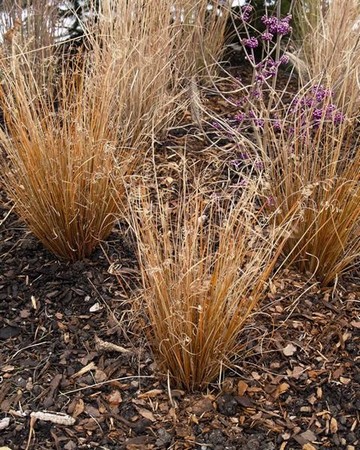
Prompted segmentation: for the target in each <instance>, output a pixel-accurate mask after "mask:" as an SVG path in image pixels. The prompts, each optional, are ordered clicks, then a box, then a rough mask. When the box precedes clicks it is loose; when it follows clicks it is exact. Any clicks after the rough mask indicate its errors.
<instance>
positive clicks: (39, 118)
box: [0, 0, 176, 260]
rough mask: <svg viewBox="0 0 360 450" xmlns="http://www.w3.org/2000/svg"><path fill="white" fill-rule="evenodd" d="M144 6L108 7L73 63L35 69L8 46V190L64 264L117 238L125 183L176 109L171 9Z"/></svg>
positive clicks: (4, 97)
mask: <svg viewBox="0 0 360 450" xmlns="http://www.w3.org/2000/svg"><path fill="white" fill-rule="evenodd" d="M140 3H141V5H140ZM142 4H143V2H117V1H113V0H108V1H104V2H102V3H101V11H100V14H99V16H98V18H97V21H96V22H95V23H93V24H92V25H91V24H90V23H89V22H88V24H87V28H86V39H85V44H84V47H85V48H86V50H85V51H84V52H83V53H81V54H79V55H78V57H76V58H75V59H73V60H72V61H70V62H67V61H66V59H65V60H64V61H63V62H59V61H58V60H57V59H56V58H54V56H53V55H51V56H50V57H49V58H48V57H47V56H46V58H45V57H44V59H43V60H42V64H41V65H40V66H38V65H34V64H32V62H33V58H32V55H33V52H31V53H30V54H28V53H27V47H26V44H24V43H23V42H22V41H17V39H16V35H15V36H14V38H13V39H12V41H11V42H10V43H8V44H6V43H5V44H4V48H3V58H2V60H1V76H2V79H1V87H0V102H1V107H2V109H3V111H4V118H5V122H6V127H5V128H3V129H1V130H0V142H1V146H2V150H3V156H4V158H3V167H2V175H1V176H2V178H3V184H4V186H5V188H6V191H7V193H8V195H9V197H10V198H11V199H12V200H13V201H14V204H15V208H16V211H17V212H18V214H19V215H20V216H21V217H22V218H23V219H24V221H25V222H26V223H27V224H28V226H29V228H30V230H31V231H32V232H33V233H34V234H35V236H37V237H38V238H39V240H40V241H41V242H42V243H43V244H44V245H45V246H46V247H47V248H48V249H49V250H50V251H52V252H53V253H55V254H56V255H58V256H60V257H62V258H65V259H69V260H77V259H81V258H84V257H87V256H89V255H90V253H91V252H92V250H93V249H94V247H95V246H96V245H97V244H98V242H99V241H100V240H102V239H105V238H106V237H107V236H108V235H109V233H110V232H111V229H112V227H113V224H114V221H115V220H116V218H117V217H118V216H119V214H120V215H121V214H123V213H124V211H122V210H121V209H120V211H119V204H121V203H122V201H121V200H122V199H123V197H124V195H125V189H124V183H125V179H126V177H127V175H129V174H130V173H132V172H133V171H134V170H135V168H136V167H138V166H139V162H140V159H141V157H142V156H143V155H144V152H145V151H146V150H147V146H148V145H149V143H150V142H151V139H152V136H153V135H154V134H157V133H159V132H160V131H161V130H162V129H163V128H165V127H166V126H167V124H168V123H169V121H170V120H171V118H172V116H173V114H174V112H175V111H176V108H175V104H174V100H175V96H174V95H173V94H172V92H171V90H170V89H169V81H170V80H171V76H172V70H171V62H172V59H171V58H172V57H173V56H174V55H173V41H172V40H171V36H172V32H171V30H170V28H169V27H168V26H167V24H169V21H170V18H169V10H168V5H167V2H166V1H164V2H162V3H160V2H155V1H149V2H147V3H146V6H143V5H142ZM155 4H156V5H155ZM140 6H141V7H140ZM155 6H156V7H155ZM166 20H168V22H166ZM159 24H162V26H161V27H160V26H159ZM169 26H170V25H169ZM39 67H41V69H42V71H43V72H42V74H41V76H39V73H38V71H39ZM44 80H45V81H46V82H45V81H44ZM174 84H175V83H174Z"/></svg>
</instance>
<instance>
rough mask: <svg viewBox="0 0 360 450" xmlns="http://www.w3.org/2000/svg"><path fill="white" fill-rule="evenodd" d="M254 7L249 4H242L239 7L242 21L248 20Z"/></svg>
mask: <svg viewBox="0 0 360 450" xmlns="http://www.w3.org/2000/svg"><path fill="white" fill-rule="evenodd" d="M253 9H254V8H253V7H252V6H251V5H244V6H243V7H242V8H241V17H242V20H243V21H244V22H248V21H249V20H250V16H251V12H252V10H253Z"/></svg>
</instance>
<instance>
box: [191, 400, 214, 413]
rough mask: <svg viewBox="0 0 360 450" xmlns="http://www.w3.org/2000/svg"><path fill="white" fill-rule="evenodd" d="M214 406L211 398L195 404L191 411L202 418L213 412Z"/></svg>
mask: <svg viewBox="0 0 360 450" xmlns="http://www.w3.org/2000/svg"><path fill="white" fill-rule="evenodd" d="M213 409H214V405H213V403H212V401H211V400H210V399H209V398H206V397H205V398H202V399H201V400H199V401H197V402H196V403H194V405H193V406H192V407H191V410H192V412H193V413H194V414H196V415H197V416H201V415H202V414H204V413H206V412H209V411H213Z"/></svg>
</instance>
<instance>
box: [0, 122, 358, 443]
mask: <svg viewBox="0 0 360 450" xmlns="http://www.w3.org/2000/svg"><path fill="white" fill-rule="evenodd" d="M194 134H195V135H196V129H194V130H193V129H191V130H187V131H186V130H185V131H184V130H182V131H181V130H178V131H173V132H172V136H170V138H169V139H170V141H169V142H166V143H163V146H162V153H161V154H160V153H159V155H161V156H159V158H160V159H161V160H162V161H163V165H161V164H160V163H159V167H160V175H159V176H160V185H161V186H163V187H164V189H166V188H169V189H171V188H172V187H173V185H174V183H175V184H176V178H177V175H176V174H177V173H178V172H179V169H178V165H179V161H180V159H181V156H179V153H181V151H182V150H183V149H184V148H185V147H186V148H191V149H192V150H193V153H192V154H191V152H190V153H189V154H188V157H189V158H195V159H196V158H198V159H199V160H200V161H201V160H202V161H203V164H209V153H206V154H204V155H202V153H201V148H204V142H202V141H201V138H200V137H196V136H194ZM228 144H229V142H227V141H226V140H225V141H223V142H217V144H216V145H217V146H220V147H223V148H224V153H223V155H224V161H225V160H226V158H227V157H226V148H227V145H228ZM206 145H207V146H208V145H209V143H208V142H207V143H206ZM230 147H231V146H230ZM181 149H182V150H181ZM214 149H216V146H215V145H214ZM180 150H181V151H180ZM218 150H219V151H222V150H221V148H220V149H218ZM176 155H177V156H176ZM194 155H195V156H194ZM176 158H178V159H176ZM210 159H211V158H210ZM229 161H231V155H230V156H229ZM210 167H212V170H213V174H214V179H218V180H221V179H227V178H228V177H229V174H230V177H234V183H236V182H237V179H236V173H235V172H234V171H233V169H232V168H231V164H230V163H229V164H228V165H227V164H225V165H222V166H218V165H217V164H216V159H214V162H213V163H211V164H210ZM224 167H225V169H224ZM180 172H181V171H180ZM0 205H1V206H0V344H1V348H0V447H1V446H5V447H9V448H10V449H12V450H17V449H19V450H20V449H28V448H29V449H36V450H41V449H64V450H75V449H86V448H88V449H109V450H110V449H124V450H135V449H139V450H141V449H144V450H145V449H178V450H180V449H198V450H207V449H216V450H223V449H227V450H238V449H247V450H257V449H259V450H277V449H280V450H285V449H286V450H290V449H293V450H296V449H304V450H313V449H319V450H320V449H342V448H343V449H347V450H355V449H356V448H359V446H360V431H359V430H360V427H359V422H360V417H359V411H360V371H359V364H360V357H359V342H360V273H359V272H358V271H356V270H354V271H353V272H351V273H349V274H348V275H347V276H345V277H343V278H342V279H340V280H339V282H338V283H337V285H336V286H335V287H333V288H331V289H328V290H321V289H320V287H319V285H318V284H317V283H316V282H315V281H314V280H310V281H309V277H306V276H302V275H299V274H298V273H297V272H296V271H293V270H282V271H281V272H279V273H278V274H277V275H276V276H275V277H274V279H273V281H272V282H271V284H270V286H269V290H268V293H267V295H266V297H265V298H264V300H263V302H262V304H261V305H260V309H259V311H257V312H256V313H255V314H254V315H253V317H252V318H251V320H250V321H249V323H248V327H247V329H246V330H244V334H243V337H242V339H243V352H242V354H241V355H239V358H238V360H237V361H236V367H235V369H234V370H231V371H230V370H226V368H224V374H223V376H222V380H221V381H222V383H221V384H220V383H219V384H217V383H214V385H211V386H209V388H208V390H207V391H206V392H203V393H192V394H189V393H185V392H184V391H182V390H179V389H174V388H172V387H171V386H170V385H169V384H168V381H167V379H166V377H165V376H163V375H162V374H161V373H159V371H158V370H157V368H156V365H155V363H154V361H153V359H152V355H151V352H150V350H149V348H148V346H147V344H146V341H145V338H144V334H143V330H142V329H141V326H140V325H139V322H137V321H136V320H135V319H134V318H133V317H132V315H131V314H130V312H129V311H130V308H131V298H129V293H130V291H131V289H130V288H134V287H136V286H137V285H138V271H137V268H136V258H135V255H134V252H133V245H132V241H131V239H130V238H129V237H128V235H127V233H126V227H125V226H124V225H119V226H116V227H115V229H114V231H113V233H112V235H111V236H110V238H109V239H108V240H107V242H106V243H103V244H102V246H101V247H99V248H98V249H97V250H96V251H95V252H94V253H93V255H92V256H91V257H90V258H89V259H87V260H84V261H81V262H77V263H73V264H70V263H66V262H61V261H59V260H58V259H57V258H56V257H55V256H53V255H52V254H50V253H49V252H47V251H46V250H45V249H44V248H43V247H42V245H41V244H40V243H39V242H38V241H37V240H36V238H34V237H33V236H32V235H31V234H30V233H29V232H28V231H27V229H26V227H25V226H24V225H22V223H21V222H20V221H19V220H18V219H17V217H16V216H15V215H14V214H13V213H9V208H10V206H9V203H7V202H6V200H5V199H3V201H2V202H0ZM113 344H115V347H114V345H113ZM116 346H117V347H116ZM35 412H36V413H44V415H43V416H41V415H40V417H39V416H38V418H37V419H36V420H35V419H34V417H31V413H35ZM46 412H48V413H49V412H56V413H60V412H61V413H64V414H66V415H67V416H61V417H60V418H57V422H62V423H54V419H52V421H49V420H43V419H49V415H46ZM41 417H42V418H41ZM64 417H65V418H64ZM66 418H67V419H68V420H69V419H70V420H71V418H73V419H74V421H73V423H72V422H66Z"/></svg>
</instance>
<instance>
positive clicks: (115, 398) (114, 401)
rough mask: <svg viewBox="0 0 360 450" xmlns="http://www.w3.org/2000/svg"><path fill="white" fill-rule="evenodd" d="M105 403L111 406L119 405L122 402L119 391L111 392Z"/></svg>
mask: <svg viewBox="0 0 360 450" xmlns="http://www.w3.org/2000/svg"><path fill="white" fill-rule="evenodd" d="M107 401H108V402H109V403H110V405H112V406H117V405H119V404H120V403H121V402H122V398H121V394H120V391H118V390H117V389H116V390H113V391H111V392H110V394H109V395H108V396H107Z"/></svg>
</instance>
